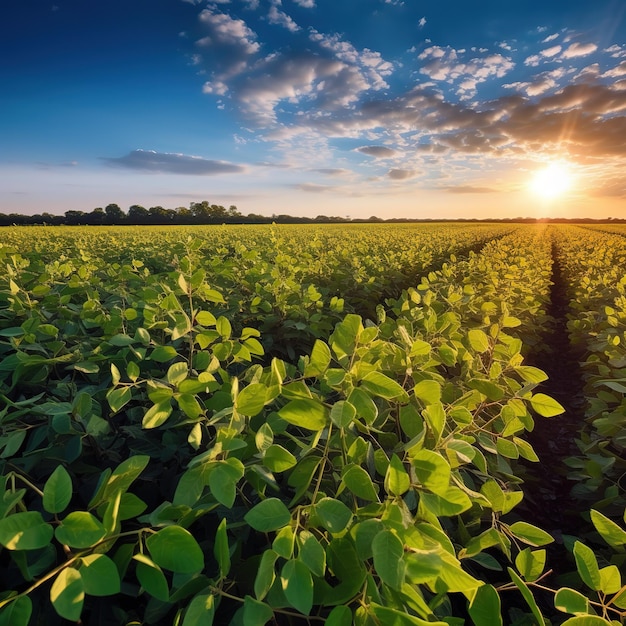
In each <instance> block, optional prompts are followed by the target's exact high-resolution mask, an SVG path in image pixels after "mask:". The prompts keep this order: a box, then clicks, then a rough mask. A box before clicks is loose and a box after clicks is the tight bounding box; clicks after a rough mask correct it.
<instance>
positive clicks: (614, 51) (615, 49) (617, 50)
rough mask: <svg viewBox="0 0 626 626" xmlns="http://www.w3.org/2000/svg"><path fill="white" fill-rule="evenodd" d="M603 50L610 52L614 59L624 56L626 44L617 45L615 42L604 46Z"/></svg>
mask: <svg viewBox="0 0 626 626" xmlns="http://www.w3.org/2000/svg"><path fill="white" fill-rule="evenodd" d="M604 52H606V53H607V54H610V55H611V56H612V57H613V58H614V59H622V58H624V57H626V46H618V45H617V44H615V45H612V46H610V47H609V48H605V50H604Z"/></svg>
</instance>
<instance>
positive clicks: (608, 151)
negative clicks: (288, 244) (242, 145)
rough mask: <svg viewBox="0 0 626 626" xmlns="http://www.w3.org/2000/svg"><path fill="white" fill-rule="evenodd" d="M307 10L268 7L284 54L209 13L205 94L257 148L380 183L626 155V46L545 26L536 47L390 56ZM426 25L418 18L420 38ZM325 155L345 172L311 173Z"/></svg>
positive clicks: (204, 15)
mask: <svg viewBox="0 0 626 626" xmlns="http://www.w3.org/2000/svg"><path fill="white" fill-rule="evenodd" d="M384 4H387V5H389V4H392V3H391V2H385V3H384ZM248 5H249V6H250V2H248ZM294 5H299V6H298V7H296V6H294ZM303 8H305V9H314V8H315V3H314V2H312V1H309V0H293V1H292V2H291V4H288V3H287V0H282V1H281V0H270V2H269V3H266V4H265V6H263V5H262V4H259V6H258V13H259V17H260V19H261V22H263V21H265V24H266V26H265V29H266V30H267V24H272V25H278V26H280V27H282V28H280V29H274V30H273V32H281V33H282V39H281V45H279V46H274V47H272V46H269V45H268V42H267V41H262V40H261V36H260V34H262V33H263V32H264V31H263V28H261V27H260V26H259V27H254V28H253V25H254V21H253V20H252V19H250V20H249V23H246V22H244V21H243V19H242V17H241V16H240V15H237V17H235V16H234V14H233V15H232V16H231V15H230V14H229V12H228V11H227V9H226V8H225V5H221V6H220V7H219V8H218V6H217V5H216V4H210V5H209V7H208V8H207V9H204V10H203V11H202V12H201V14H200V16H201V23H202V26H203V27H204V29H205V36H204V37H202V38H201V39H200V40H198V41H197V43H196V50H197V52H198V54H199V55H200V57H201V62H200V66H201V67H206V68H207V70H209V71H210V79H209V80H208V81H207V82H206V84H205V92H206V93H210V94H213V95H217V96H221V97H222V98H223V99H222V100H220V104H219V105H220V106H222V107H224V106H226V107H228V106H230V107H231V108H232V110H233V111H236V112H237V113H238V114H240V115H241V116H242V119H243V121H244V124H245V125H246V128H247V129H249V130H250V132H253V133H255V136H256V140H257V141H266V142H271V143H273V145H274V146H275V147H276V148H278V149H279V150H280V151H281V153H282V154H283V155H284V156H283V157H282V158H284V160H285V161H287V162H290V163H291V164H292V165H294V166H299V167H303V168H304V169H308V170H309V171H314V172H316V173H318V174H323V175H327V176H334V175H344V172H349V171H350V170H349V169H348V168H349V167H352V168H353V169H352V171H353V172H358V171H361V173H362V176H363V177H367V180H371V181H377V183H376V184H380V183H381V182H382V181H387V182H390V181H405V180H409V179H411V178H415V177H417V176H418V175H419V176H421V173H422V172H424V171H426V170H428V171H429V172H431V173H432V176H433V179H436V178H437V176H438V175H439V176H443V175H444V173H448V174H449V172H450V169H449V166H450V163H451V162H452V161H454V162H455V163H456V164H457V167H458V170H459V171H465V172H466V174H467V173H468V172H471V170H472V167H471V165H468V164H471V163H473V162H475V163H481V164H482V166H483V167H487V168H488V167H490V165H489V164H492V166H493V168H494V169H495V168H497V167H499V164H501V163H504V162H507V163H516V162H519V160H520V159H522V160H526V161H528V160H531V161H532V160H536V159H542V158H545V155H546V154H550V153H554V154H561V155H563V156H565V157H569V158H571V159H574V160H576V159H578V160H582V159H602V158H626V122H625V120H626V117H624V116H625V112H626V46H621V45H612V46H609V47H607V48H605V49H604V50H602V51H601V50H600V49H599V47H598V46H597V45H596V44H595V43H593V42H589V41H587V42H585V41H584V40H582V39H581V38H582V37H584V33H574V32H572V31H568V30H566V29H561V30H558V31H557V30H554V29H552V28H551V29H550V30H548V28H547V27H541V28H537V29H536V30H535V31H534V33H533V35H532V36H531V37H534V41H530V40H526V41H520V40H516V39H513V38H510V39H508V40H507V41H503V40H500V41H493V42H492V44H491V45H486V46H484V47H480V46H476V47H469V48H454V47H452V46H449V45H440V44H439V43H437V42H433V41H430V40H425V41H423V42H421V43H416V44H414V45H411V46H410V47H409V46H407V47H406V48H404V50H405V51H406V52H404V56H402V57H396V58H389V57H387V55H386V54H385V53H383V52H381V51H378V50H375V49H371V48H366V47H359V46H356V45H354V43H353V42H351V41H350V40H349V39H348V38H347V36H346V35H345V34H338V33H335V32H323V31H322V30H321V27H320V25H319V23H317V22H316V24H315V26H313V25H307V18H306V13H305V12H303V11H302V10H301V9H303ZM222 11H223V12H222ZM289 12H293V15H294V16H296V17H297V19H298V23H296V21H295V20H294V19H293V18H292V17H291V16H290V15H288V13H289ZM314 13H316V12H315V11H312V13H311V15H313V14H314ZM241 15H242V16H243V15H246V19H248V18H247V14H241ZM426 23H427V22H426V17H423V18H421V19H419V20H416V21H414V23H413V24H414V29H415V32H417V31H419V30H420V29H421V28H424V27H425V26H426ZM311 24H312V23H311ZM257 33H259V34H257ZM591 55H594V56H593V58H592V59H591V61H589V59H588V57H590V56H591ZM402 87H404V88H402ZM341 141H345V142H350V143H349V144H347V145H348V146H349V149H348V150H346V144H344V145H343V146H342V148H341V150H339V151H337V150H336V149H335V148H336V145H337V142H341ZM355 146H356V147H355ZM350 153H351V154H350ZM355 153H357V154H359V153H360V154H363V155H367V156H369V157H372V158H373V162H372V161H369V162H363V161H358V159H355ZM322 154H324V155H325V156H326V158H331V159H332V157H333V156H337V157H339V156H341V159H339V158H338V159H337V162H336V164H337V165H339V164H341V167H326V168H322V167H318V168H315V167H311V166H309V167H308V168H307V165H308V164H307V160H310V158H311V155H315V156H316V157H317V156H318V155H322ZM444 155H445V159H444ZM391 159H392V160H393V161H392V167H391V168H390V167H389V163H388V162H387V163H385V161H386V160H387V161H388V160H391ZM472 159H475V161H472ZM346 160H347V161H351V165H346V163H345V161H346ZM321 162H322V159H320V163H321ZM333 165H335V164H334V163H333ZM474 171H475V169H474ZM339 172H341V174H339ZM437 173H438V174H437ZM474 176H475V175H474ZM457 178H459V180H461V182H459V183H458V184H456V182H457ZM364 179H365V178H364ZM449 180H451V181H452V180H453V181H454V184H450V185H448V186H447V187H441V189H444V190H445V191H447V192H448V193H456V194H461V193H467V194H470V193H491V192H493V191H494V189H493V188H491V187H488V186H484V185H482V184H477V183H476V182H472V180H470V181H469V182H467V183H464V182H462V176H460V175H459V176H457V175H454V176H453V175H452V174H450V176H449ZM474 181H475V178H474ZM298 188H299V189H302V190H303V191H309V192H320V191H325V190H326V189H327V187H326V186H325V185H317V184H316V183H303V184H301V185H299V186H298Z"/></svg>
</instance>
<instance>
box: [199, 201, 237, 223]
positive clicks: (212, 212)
mask: <svg viewBox="0 0 626 626" xmlns="http://www.w3.org/2000/svg"><path fill="white" fill-rule="evenodd" d="M189 210H190V211H191V213H192V215H193V218H194V220H193V221H194V223H195V224H219V223H220V222H224V221H226V219H227V218H228V216H229V213H228V211H227V210H226V208H225V207H223V206H222V205H220V204H209V203H208V201H207V200H203V201H202V202H192V203H191V204H190V205H189ZM235 210H236V207H235Z"/></svg>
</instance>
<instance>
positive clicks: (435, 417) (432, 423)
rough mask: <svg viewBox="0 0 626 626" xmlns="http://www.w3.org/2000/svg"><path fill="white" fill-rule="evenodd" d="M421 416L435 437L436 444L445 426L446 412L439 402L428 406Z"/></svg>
mask: <svg viewBox="0 0 626 626" xmlns="http://www.w3.org/2000/svg"><path fill="white" fill-rule="evenodd" d="M422 416H423V417H424V420H425V421H426V424H427V425H428V428H430V430H431V431H432V432H433V434H434V435H435V441H436V442H437V443H438V442H439V439H440V438H441V434H442V433H443V429H444V427H445V425H446V412H445V410H444V408H443V404H441V402H435V403H434V404H429V405H428V406H427V407H426V408H425V409H424V410H423V411H422Z"/></svg>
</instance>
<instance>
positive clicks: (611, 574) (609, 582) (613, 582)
mask: <svg viewBox="0 0 626 626" xmlns="http://www.w3.org/2000/svg"><path fill="white" fill-rule="evenodd" d="M600 579H601V581H602V582H601V584H600V591H601V592H602V593H604V594H606V595H610V594H613V593H617V592H618V591H619V590H620V589H621V588H622V577H621V575H620V572H619V569H618V568H617V565H607V566H606V567H603V568H602V569H601V570H600Z"/></svg>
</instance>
